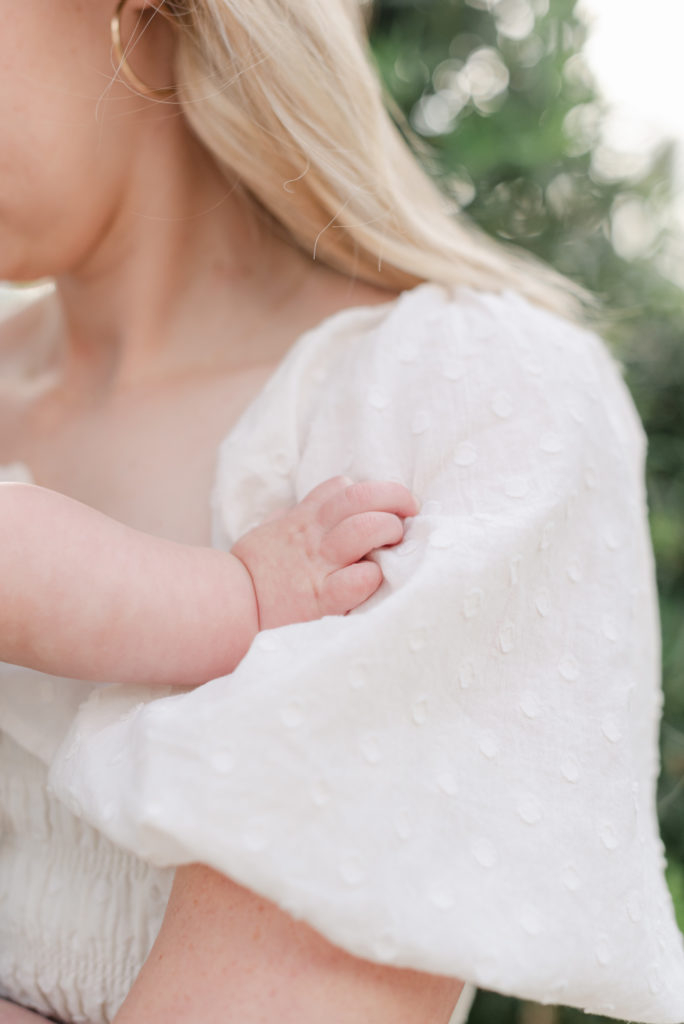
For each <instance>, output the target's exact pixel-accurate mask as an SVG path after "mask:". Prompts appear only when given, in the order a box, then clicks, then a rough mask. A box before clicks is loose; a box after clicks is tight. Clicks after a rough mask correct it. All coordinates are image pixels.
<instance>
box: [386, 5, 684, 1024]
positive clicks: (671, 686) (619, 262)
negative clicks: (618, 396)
mask: <svg viewBox="0 0 684 1024" xmlns="http://www.w3.org/2000/svg"><path fill="white" fill-rule="evenodd" d="M576 7H577V0H375V4H374V6H373V10H372V13H371V15H370V17H371V44H372V48H373V52H374V55H375V59H376V62H377V64H378V67H379V69H380V73H381V75H382V78H383V80H384V82H385V84H386V86H387V88H388V90H389V92H390V93H391V94H392V96H393V97H394V99H395V101H396V102H397V104H398V105H399V107H400V108H401V110H402V111H403V113H404V114H405V115H406V116H407V117H408V119H409V122H410V124H411V126H412V128H413V129H414V131H415V132H416V133H417V134H418V135H419V136H422V137H423V139H425V140H426V141H427V143H428V144H429V147H430V150H431V156H430V159H429V167H430V171H431V173H432V174H434V175H435V176H436V177H437V178H438V179H439V180H440V183H441V185H442V187H443V188H444V189H445V190H446V191H447V192H448V193H449V194H451V195H452V196H453V197H454V198H456V199H457V201H458V202H459V204H460V205H461V206H462V207H463V208H464V209H465V210H466V212H467V213H468V215H470V216H471V217H472V218H473V219H474V220H475V221H476V222H477V223H478V224H480V225H481V226H482V227H484V228H485V229H486V230H487V231H488V232H490V233H491V234H493V235H495V236H497V237H500V238H503V239H506V240H511V241H513V242H515V243H518V244H520V245H521V246H524V247H525V248H527V249H529V250H531V251H532V252H534V253H536V254H537V255H539V256H541V257H542V258H544V259H545V260H547V261H548V262H549V263H551V264H553V265H554V266H555V267H557V268H558V269H559V270H561V271H562V272H563V273H565V274H567V275H568V276H569V277H572V278H574V279H575V280H577V281H579V282H581V283H582V284H585V285H587V286H588V287H589V288H590V289H592V290H593V291H594V292H596V293H597V294H598V295H599V296H600V297H601V299H602V300H603V302H604V304H605V308H606V310H607V312H608V315H609V318H608V322H607V324H606V326H605V327H603V328H602V334H603V337H604V338H605V339H606V341H607V342H608V343H609V344H610V345H611V346H612V347H613V349H614V350H615V351H616V353H617V355H618V357H619V358H620V359H621V360H622V362H623V364H624V365H625V369H626V378H627V383H628V384H629V386H630V388H631V391H632V394H633V396H634V399H635V402H636V405H637V408H638V409H639V412H640V414H641V417H642V420H643V422H644V425H645V427H646V430H647V433H648V435H649V459H648V488H649V504H650V515H651V530H652V537H653V543H654V550H655V554H656V562H657V569H658V583H659V590H660V602H661V619H662V627H663V668H664V689H665V707H664V716H663V726H662V733H661V751H662V763H663V770H662V774H661V778H660V782H659V805H658V810H659V816H660V823H661V831H662V835H663V838H664V840H665V844H666V848H667V853H668V862H669V868H668V882H669V884H670V888H671V891H672V894H673V897H674V900H675V905H676V910H677V914H678V920H679V923H680V926H681V927H682V928H683V929H684V515H683V510H684V341H683V337H684V292H682V290H681V289H680V288H679V287H677V286H676V285H675V284H673V283H672V282H671V281H669V280H668V279H667V278H666V277H665V276H663V273H662V272H661V271H660V270H659V263H660V261H659V256H661V254H662V253H663V251H664V249H665V247H666V246H668V244H669V242H670V236H669V230H670V229H669V227H668V213H669V211H670V209H671V203H672V199H673V180H672V173H673V154H674V149H673V144H672V143H667V142H666V143H664V144H663V145H662V146H661V147H660V149H659V150H658V151H657V152H656V153H655V154H654V156H653V158H652V159H650V160H649V161H647V162H646V163H644V161H643V160H637V161H636V162H632V164H631V165H630V161H629V160H626V159H625V157H624V155H623V156H622V158H620V156H619V155H617V154H615V153H611V152H610V150H609V149H608V148H607V147H606V146H605V145H604V144H603V142H602V139H601V126H602V124H603V121H604V118H605V116H606V110H607V107H606V104H605V102H604V101H603V100H602V98H601V96H600V94H599V92H598V89H597V86H596V83H595V82H594V80H593V78H592V75H591V73H590V72H589V69H588V67H587V65H586V62H585V61H584V59H583V56H582V50H583V47H584V45H585V43H586V39H587V34H588V30H587V26H586V25H585V23H584V22H583V20H581V18H580V17H579V15H578V12H577V10H576ZM616 45H619V42H618V41H616ZM635 62H637V64H636V67H637V70H635V73H639V71H638V55H635ZM630 223H631V224H632V228H631V236H630V233H629V230H628V232H627V235H625V224H627V228H628V229H629V225H630ZM635 223H636V224H637V225H638V223H642V224H643V231H642V234H643V235H644V237H643V238H642V239H641V240H639V238H638V236H637V237H636V239H635V235H634V231H635V229H634V224H635ZM682 251H684V249H683V250H682ZM604 1019H606V1018H598V1017H591V1016H589V1015H586V1014H583V1013H580V1012H578V1011H574V1010H570V1009H567V1008H553V1007H536V1006H534V1005H532V1004H529V1003H526V1004H524V1003H519V1002H518V1001H516V1000H514V999H507V998H503V997H501V996H498V995H494V994H492V993H487V992H481V993H480V994H479V995H478V997H477V1000H476V1003H475V1005H474V1007H473V1010H472V1012H471V1016H470V1022H471V1024H570V1022H575V1021H580V1020H582V1021H584V1022H586V1021H594V1022H596V1021H599V1020H604Z"/></svg>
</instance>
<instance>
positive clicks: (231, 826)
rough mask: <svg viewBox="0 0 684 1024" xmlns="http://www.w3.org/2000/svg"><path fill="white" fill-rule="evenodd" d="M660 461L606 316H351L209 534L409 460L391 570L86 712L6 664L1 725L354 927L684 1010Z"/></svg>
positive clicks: (553, 983)
mask: <svg viewBox="0 0 684 1024" xmlns="http://www.w3.org/2000/svg"><path fill="white" fill-rule="evenodd" d="M643 456H644V435H643V431H642V428H641V425H640V424H639V422H638V419H637V417H636V414H635V412H634V409H633V406H632V403H631V400H630V398H629V396H628V393H627V391H626V389H625V387H624V385H623V383H622V381H621V379H620V374H619V370H618V369H617V367H616V365H615V364H614V362H613V360H612V359H611V357H610V356H609V355H608V353H607V352H606V350H605V347H604V346H603V344H602V342H601V341H600V339H598V338H597V337H596V336H595V335H594V334H593V333H592V332H589V331H586V330H581V329H579V328H577V327H574V326H571V325H569V324H567V323H566V322H565V321H563V320H561V319H560V318H558V317H556V316H553V315H551V314H549V313H544V312H542V311H540V310H537V309H535V308H533V307H531V306H530V305H529V304H528V303H527V302H525V301H524V300H523V299H522V298H520V297H519V296H517V295H516V294H514V293H512V292H505V293H504V294H503V295H493V294H492V295H489V294H487V295H485V294H479V293H476V292H473V291H470V290H469V289H460V290H454V291H453V292H449V291H447V290H446V289H443V288H441V287H438V286H436V285H430V284H427V285H422V286H420V287H418V288H416V289H414V290H412V291H410V292H406V293H404V294H403V295H402V296H401V297H400V299H399V300H397V301H396V302H395V303H391V304H388V305H386V306H384V307H376V308H373V309H363V310H348V311H344V312H342V313H339V314H336V315H335V316H334V317H332V318H329V319H328V320H326V321H325V322H324V323H323V324H321V325H320V326H319V327H318V328H317V329H315V330H313V331H310V332H308V333H307V334H306V335H304V336H303V337H302V338H301V339H300V340H299V342H298V343H297V344H296V345H295V346H294V348H293V349H292V350H291V352H290V353H289V355H288V356H287V358H286V359H285V361H284V362H283V364H282V365H281V367H280V368H279V370H278V371H277V372H276V373H275V375H274V376H273V377H272V379H271V380H270V381H269V383H268V385H267V387H266V388H265V389H264V391H263V392H262V393H261V395H260V396H259V397H258V399H257V400H256V401H255V402H254V403H252V405H251V406H250V407H249V409H248V410H247V412H246V413H245V415H244V416H243V417H242V418H241V420H240V422H239V423H238V425H237V426H236V428H235V429H234V430H233V431H232V432H231V434H230V435H229V437H228V438H227V439H226V441H225V442H224V444H223V446H222V448H221V452H220V458H219V466H218V474H217V480H216V488H215V494H214V511H215V543H216V545H217V546H222V547H228V546H230V544H231V543H232V541H233V540H234V539H235V538H237V537H238V536H239V535H240V534H241V533H242V532H244V531H245V530H246V529H247V528H248V527H249V526H251V525H252V524H253V523H255V522H257V521H259V520H260V519H262V518H263V517H264V516H265V515H267V514H268V513H269V512H271V511H273V510H275V509H276V508H278V507H280V506H281V505H282V504H284V503H286V502H289V501H292V500H294V499H295V498H300V497H302V496H303V495H304V494H306V493H307V492H308V491H309V490H310V489H311V488H312V487H313V486H315V485H316V484H317V483H319V482H320V481H322V480H324V479H326V478H327V477H329V476H332V475H334V474H337V473H347V474H348V475H350V476H352V477H353V478H355V479H363V478H368V477H378V478H395V479H398V480H401V481H403V482H404V483H406V484H407V485H408V486H409V487H411V488H412V490H413V491H414V492H415V493H416V494H417V495H418V497H419V499H420V500H421V501H422V503H423V505H422V509H421V513H420V515H419V516H417V517H416V518H415V519H414V520H412V521H411V523H410V525H409V527H408V530H407V536H406V539H405V540H404V542H403V543H402V544H401V545H400V546H398V547H397V548H394V549H387V550H384V551H382V552H380V553H379V554H378V556H377V557H378V560H379V562H380V564H381V566H382V569H383V572H384V576H385V582H384V583H383V586H382V588H381V590H380V591H379V592H378V593H377V594H376V595H374V597H373V598H372V599H371V600H370V601H369V602H367V603H366V604H365V605H363V606H362V607H361V608H359V609H357V610H356V611H355V612H353V613H352V614H350V615H348V616H346V617H332V616H331V617H327V618H325V619H323V620H320V621H318V622H313V623H304V624H297V625H293V626H288V627H284V628H281V629H277V630H271V631H268V632H265V633H262V634H260V636H259V637H257V638H256V640H255V642H254V643H253V645H252V647H251V649H250V651H249V653H248V655H247V656H246V658H245V659H244V660H243V662H242V663H241V664H240V665H239V667H238V668H237V670H236V671H235V672H234V673H232V675H230V676H227V677H225V678H222V679H218V680H215V681H212V682H210V683H209V684H208V685H206V686H204V687H201V688H199V689H197V690H195V691H192V692H188V693H177V694H171V695H168V696H166V697H161V698H160V697H159V695H158V692H154V691H152V690H150V689H147V688H144V687H141V688H140V689H138V690H137V691H133V690H131V688H123V687H117V686H113V687H99V688H96V689H94V691H93V692H92V695H91V696H90V698H89V699H88V700H87V701H86V702H85V703H84V704H83V705H82V707H81V708H80V710H78V711H77V710H76V708H77V705H78V701H79V699H81V698H82V696H83V694H82V692H80V693H79V692H77V690H75V689H74V690H72V691H69V690H68V689H65V690H64V694H65V697H64V701H63V702H61V703H62V706H63V707H64V706H65V705H67V704H68V705H69V706H70V708H71V710H72V711H73V716H71V717H74V720H73V725H72V728H71V730H70V732H69V735H68V736H66V738H64V739H63V736H64V723H65V719H66V718H69V717H70V716H69V715H64V714H62V715H61V716H59V715H57V716H56V717H55V722H56V725H55V727H54V729H53V728H52V727H51V722H52V720H53V719H52V716H51V714H49V713H44V714H43V715H42V716H41V715H40V714H39V713H37V705H36V702H35V700H34V698H32V697H30V696H29V694H30V693H31V690H32V687H31V686H29V685H25V686H22V685H21V684H20V683H19V684H16V685H15V686H14V687H12V686H11V685H8V687H7V689H6V692H5V691H4V688H3V706H4V707H5V709H6V711H5V715H4V717H3V718H0V728H3V729H5V730H6V731H7V732H8V733H9V734H10V735H12V736H13V737H14V738H15V739H16V741H17V743H20V744H22V745H23V746H24V747H25V748H26V749H27V750H29V749H32V751H33V753H34V754H36V755H37V756H38V757H40V756H41V751H43V752H44V753H43V755H42V756H43V758H44V760H45V763H46V764H48V765H49V766H50V783H51V787H52V797H53V798H56V799H58V800H60V801H62V802H63V803H64V804H65V805H66V806H68V807H69V809H70V810H71V812H72V813H73V814H74V815H75V816H76V817H77V818H79V819H82V820H83V821H85V822H88V823H89V824H90V825H91V826H92V827H93V828H94V829H96V830H97V831H98V832H99V833H102V834H103V835H104V836H107V837H109V839H110V840H111V841H112V842H113V843H115V844H117V845H119V846H121V847H123V848H124V849H127V850H129V851H131V852H132V853H134V854H135V855H136V856H137V857H138V858H141V859H142V860H143V861H146V862H149V863H150V864H154V865H157V866H159V867H165V866H168V865H174V864H180V863H185V862H190V861H195V860H200V861H203V862H205V863H207V864H210V865H212V866H214V867H216V868H217V869H219V870H221V871H223V872H225V873H226V874H228V875H230V876H232V877H233V878H235V879H236V880H237V881H239V882H242V883H243V884H245V885H248V886H249V887H251V888H253V889H255V890H257V891H259V892H261V893H263V894H264V895H265V896H267V897H269V898H271V899H273V900H274V901H275V902H277V903H278V904H279V905H281V906H283V907H284V908H286V909H287V910H289V911H290V912H291V913H293V914H294V915H295V916H299V917H303V918H304V919H306V920H307V921H308V922H309V923H310V924H311V925H313V926H314V927H316V928H318V929H319V930H320V931H321V932H322V933H323V934H324V935H326V936H327V937H328V938H329V939H330V940H331V941H333V942H335V943H337V944H338V945H340V946H342V947H344V948H346V949H348V950H349V951H350V952H352V953H355V954H358V955H360V956H364V957H367V958H369V959H373V960H377V961H380V962H385V963H393V964H396V965H405V966H412V967H415V968H418V969H424V970H428V971H434V972H439V973H445V974H453V975H456V976H458V977H462V978H465V979H468V980H469V981H471V982H474V983H476V984H479V985H482V986H484V987H487V988H492V989H495V990H498V991H501V992H505V993H510V994H514V995H518V996H521V997H525V998H530V999H535V1000H538V1001H542V1002H558V1003H564V1004H568V1005H572V1006H579V1007H582V1008H585V1009H588V1010H591V1011H594V1012H598V1013H604V1014H606V1015H609V1016H615V1017H622V1018H629V1019H630V1020H633V1021H644V1022H653V1024H681V1021H682V1020H684V946H683V944H682V938H681V936H680V934H679V932H678V930H677V928H676V924H675V922H674V917H673V912H672V906H671V901H670V899H669V895H668V893H667V890H666V887H665V883H664V879H663V870H662V869H663V851H662V844H661V842H660V839H659V837H658V829H657V820H656V814H655V781H656V774H657V769H658V752H657V727H658V718H659V711H660V700H661V696H660V686H659V646H658V622H657V611H656V609H657V605H656V598H655V590H654V575H653V561H652V554H651V549H650V543H649V538H648V530H647V524H646V505H645V497H644V489H643ZM24 682H26V683H27V682H28V681H27V680H24ZM9 683H11V680H9V681H8V684H9ZM15 683H16V679H15ZM51 685H52V686H53V689H52V690H51V698H52V699H51V698H50V697H48V703H50V704H52V703H53V699H54V703H55V704H60V694H61V692H62V691H60V690H59V686H60V685H61V684H59V683H57V682H55V683H52V684H51ZM91 689H92V688H91ZM5 696H6V698H7V699H6V700H5V699H4V698H5ZM134 863H137V862H136V861H134ZM103 927H104V926H103Z"/></svg>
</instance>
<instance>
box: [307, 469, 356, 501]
mask: <svg viewBox="0 0 684 1024" xmlns="http://www.w3.org/2000/svg"><path fill="white" fill-rule="evenodd" d="M353 482H354V481H353V480H352V478H351V477H350V476H332V477H330V478H329V479H328V480H324V481H323V482H322V483H320V484H318V485H317V486H316V487H314V488H312V489H311V490H310V491H309V493H308V494H306V495H305V496H304V497H303V498H302V500H301V501H300V502H299V504H300V505H313V504H315V505H322V504H325V502H327V501H328V500H329V499H330V498H331V497H333V496H334V495H337V494H341V493H343V492H344V490H345V489H346V488H347V487H349V485H350V484H352V483H353Z"/></svg>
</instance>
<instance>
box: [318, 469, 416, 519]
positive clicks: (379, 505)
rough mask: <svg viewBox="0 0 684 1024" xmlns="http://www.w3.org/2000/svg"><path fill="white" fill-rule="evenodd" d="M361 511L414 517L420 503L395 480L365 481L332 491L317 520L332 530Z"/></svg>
mask: <svg viewBox="0 0 684 1024" xmlns="http://www.w3.org/2000/svg"><path fill="white" fill-rule="evenodd" d="M337 479H338V480H339V479H344V478H342V477H338V478H337ZM361 512H393V513H394V514H395V515H397V516H402V517H404V516H415V515H416V513H417V512H418V502H417V501H416V499H415V498H414V496H413V495H412V494H411V492H410V491H409V490H408V488H406V487H404V485H403V484H399V483H395V482H394V481H393V480H362V481H360V482H358V483H355V484H350V485H349V486H347V487H344V488H342V489H338V490H337V491H334V492H333V493H331V494H330V496H329V497H327V498H326V500H325V501H324V503H323V504H322V505H321V508H320V510H319V513H318V521H319V522H320V523H321V525H323V526H324V527H327V528H328V529H329V528H330V527H332V526H335V525H336V524H337V523H339V522H341V521H342V520H343V519H345V518H347V517H348V516H353V515H357V514H358V513H361Z"/></svg>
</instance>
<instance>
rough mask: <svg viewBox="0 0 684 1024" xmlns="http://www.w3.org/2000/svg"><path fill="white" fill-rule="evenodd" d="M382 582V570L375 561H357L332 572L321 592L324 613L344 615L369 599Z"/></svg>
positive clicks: (322, 612) (322, 611)
mask: <svg viewBox="0 0 684 1024" xmlns="http://www.w3.org/2000/svg"><path fill="white" fill-rule="evenodd" d="M381 583H382V571H381V569H380V566H379V565H377V564H376V563H375V562H366V561H363V562H355V563H354V565H348V566H346V567H345V568H344V569H338V570H337V572H333V573H331V574H330V575H329V576H328V577H327V578H326V581H325V584H324V585H323V588H322V594H321V605H322V610H321V614H322V615H344V614H345V613H346V612H348V611H351V610H352V608H356V607H357V606H358V605H360V604H363V602H364V601H367V600H368V598H369V597H370V596H371V594H374V593H375V591H376V590H377V589H378V587H379V586H380V584H381Z"/></svg>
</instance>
